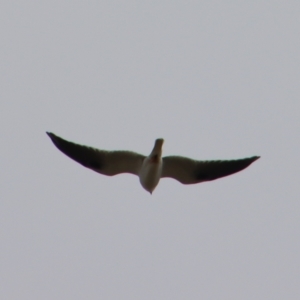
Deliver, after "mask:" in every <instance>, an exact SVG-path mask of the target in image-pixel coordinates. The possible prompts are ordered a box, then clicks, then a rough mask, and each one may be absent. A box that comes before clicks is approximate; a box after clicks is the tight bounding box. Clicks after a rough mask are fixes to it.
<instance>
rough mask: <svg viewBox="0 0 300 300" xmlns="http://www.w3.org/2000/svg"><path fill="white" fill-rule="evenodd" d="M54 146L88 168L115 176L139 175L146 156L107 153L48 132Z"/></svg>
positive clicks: (129, 153)
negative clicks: (122, 174) (124, 174)
mask: <svg viewBox="0 0 300 300" xmlns="http://www.w3.org/2000/svg"><path fill="white" fill-rule="evenodd" d="M47 134H48V136H49V137H50V138H51V140H52V142H53V143H54V145H55V146H56V147H57V148H58V149H59V150H60V151H61V152H63V153H64V154H65V155H67V156H68V157H70V158H72V159H74V160H75V161H76V162H78V163H80V164H81V165H83V166H84V167H86V168H89V169H92V170H94V171H96V172H98V173H100V174H103V175H108V176H113V175H117V174H120V173H131V174H134V175H138V174H139V171H140V168H141V166H142V163H143V160H144V158H145V156H143V155H141V154H138V153H135V152H131V151H105V150H98V149H95V148H91V147H87V146H83V145H78V144H75V143H72V142H69V141H66V140H64V139H62V138H61V137H59V136H57V135H55V134H53V133H51V132H47Z"/></svg>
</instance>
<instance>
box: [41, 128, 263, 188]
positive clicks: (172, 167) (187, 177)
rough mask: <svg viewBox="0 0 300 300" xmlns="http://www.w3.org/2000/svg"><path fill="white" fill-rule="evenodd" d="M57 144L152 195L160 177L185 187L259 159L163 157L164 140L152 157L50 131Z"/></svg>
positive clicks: (87, 163) (86, 164)
mask: <svg viewBox="0 0 300 300" xmlns="http://www.w3.org/2000/svg"><path fill="white" fill-rule="evenodd" d="M47 134H48V136H49V137H50V138H51V140H52V142H53V143H54V145H55V146H56V147H57V148H58V149H59V150H60V151H62V152H63V153H64V154H66V155H67V156H69V157H70V158H72V159H73V160H75V161H77V162H78V163H80V164H82V165H83V166H84V167H87V168H90V169H92V170H94V171H96V172H98V173H100V174H103V175H108V176H113V175H117V174H121V173H130V174H134V175H137V176H139V179H140V183H141V185H142V186H143V188H144V189H145V190H146V191H148V192H150V193H151V194H152V192H153V190H154V189H155V188H156V186H157V185H158V183H159V180H160V178H164V177H170V178H174V179H176V180H178V181H179V182H181V183H183V184H194V183H200V182H204V181H211V180H215V179H218V178H221V177H224V176H228V175H231V174H234V173H236V172H239V171H241V170H243V169H245V168H247V167H248V166H249V165H250V164H251V163H253V162H254V161H255V160H257V159H258V158H259V156H253V157H249V158H243V159H237V160H223V161H197V160H193V159H190V158H186V157H181V156H167V157H162V145H163V142H164V140H163V139H157V140H156V141H155V145H154V148H153V150H152V151H151V153H150V155H149V156H147V157H146V156H144V155H141V154H138V153H135V152H131V151H105V150H98V149H95V148H91V147H87V146H83V145H79V144H75V143H73V142H69V141H66V140H64V139H62V138H60V137H58V136H57V135H55V134H53V133H49V132H47Z"/></svg>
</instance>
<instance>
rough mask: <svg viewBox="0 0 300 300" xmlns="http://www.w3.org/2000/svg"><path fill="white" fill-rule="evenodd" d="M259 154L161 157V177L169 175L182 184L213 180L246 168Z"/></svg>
mask: <svg viewBox="0 0 300 300" xmlns="http://www.w3.org/2000/svg"><path fill="white" fill-rule="evenodd" d="M257 159H259V156H253V157H249V158H243V159H237V160H216V161H197V160H193V159H190V158H186V157H181V156H166V157H164V158H163V169H162V176H161V177H171V178H174V179H176V180H178V181H179V182H181V183H183V184H193V183H199V182H203V181H210V180H215V179H218V178H221V177H224V176H228V175H231V174H234V173H236V172H239V171H242V170H243V169H245V168H247V167H248V166H249V165H250V164H252V163H253V162H254V161H256V160H257Z"/></svg>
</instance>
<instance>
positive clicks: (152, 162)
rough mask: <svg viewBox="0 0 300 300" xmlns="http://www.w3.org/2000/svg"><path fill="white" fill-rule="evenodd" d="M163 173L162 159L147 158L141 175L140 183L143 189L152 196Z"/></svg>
mask: <svg viewBox="0 0 300 300" xmlns="http://www.w3.org/2000/svg"><path fill="white" fill-rule="evenodd" d="M161 172H162V159H161V157H153V156H152V157H151V156H149V157H147V158H145V160H144V162H143V164H142V167H141V171H140V174H139V177H140V183H141V185H142V187H143V188H144V189H145V190H146V191H148V192H150V193H151V194H152V192H153V190H154V189H155V187H156V186H157V184H158V182H159V180H160V177H161Z"/></svg>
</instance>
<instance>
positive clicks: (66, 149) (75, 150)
mask: <svg viewBox="0 0 300 300" xmlns="http://www.w3.org/2000/svg"><path fill="white" fill-rule="evenodd" d="M46 133H47V134H48V136H49V137H50V139H51V140H52V142H53V144H54V145H55V146H56V147H57V148H58V149H59V150H60V151H61V152H63V153H64V154H65V155H67V156H68V157H70V158H72V159H74V160H75V161H77V162H78V163H80V164H81V165H83V166H84V167H87V168H90V169H93V170H97V171H100V170H101V169H102V168H103V167H104V160H103V158H102V159H101V156H103V155H101V152H100V151H98V150H97V149H94V148H91V147H87V146H82V145H79V144H75V143H72V142H69V141H66V140H64V139H62V138H61V137H59V136H57V135H55V134H53V133H51V132H46Z"/></svg>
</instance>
